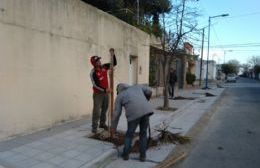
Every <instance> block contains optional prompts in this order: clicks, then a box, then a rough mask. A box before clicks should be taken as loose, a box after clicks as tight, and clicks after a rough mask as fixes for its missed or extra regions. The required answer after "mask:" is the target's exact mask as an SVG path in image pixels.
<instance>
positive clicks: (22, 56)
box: [0, 0, 150, 140]
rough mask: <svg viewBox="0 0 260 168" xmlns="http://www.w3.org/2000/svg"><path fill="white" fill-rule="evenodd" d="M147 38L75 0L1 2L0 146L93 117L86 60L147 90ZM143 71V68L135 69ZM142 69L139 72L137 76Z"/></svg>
mask: <svg viewBox="0 0 260 168" xmlns="http://www.w3.org/2000/svg"><path fill="white" fill-rule="evenodd" d="M149 40H150V39H149V35H147V34H146V33H144V32H142V31H140V30H137V29H136V28H134V27H132V26H129V25H127V24H126V23H124V22H121V21H119V20H118V19H116V18H115V17H112V16H110V15H108V14H106V13H104V12H102V11H100V10H97V9H96V8H94V7H91V6H89V5H86V4H85V3H83V2H81V1H80V0H0V51H1V52H0V60H1V61H0V80H1V82H0V93H1V94H0V140H3V139H6V138H7V137H10V136H14V135H17V134H21V133H29V132H31V131H35V130H38V129H41V128H46V127H49V126H52V125H53V124H56V123H59V122H61V121H64V120H73V119H78V118H80V117H82V116H83V115H88V114H91V109H92V88H91V86H92V85H91V82H90V79H89V73H90V70H91V68H92V67H91V65H90V63H89V57H90V56H91V55H99V56H102V62H108V61H109V52H108V50H109V48H111V47H113V48H115V50H116V55H117V58H118V64H119V65H118V66H117V67H116V69H115V83H118V82H125V83H128V82H129V74H130V73H129V56H130V55H135V56H138V72H137V73H138V83H148V71H149ZM140 66H141V68H140ZM139 70H141V71H139Z"/></svg>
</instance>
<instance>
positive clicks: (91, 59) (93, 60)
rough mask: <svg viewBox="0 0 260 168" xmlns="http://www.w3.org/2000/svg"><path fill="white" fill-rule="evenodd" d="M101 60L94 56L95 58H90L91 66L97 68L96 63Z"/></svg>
mask: <svg viewBox="0 0 260 168" xmlns="http://www.w3.org/2000/svg"><path fill="white" fill-rule="evenodd" d="M100 59H101V57H99V56H96V55H94V56H92V57H91V58H90V62H91V64H92V65H93V66H95V65H96V63H97V61H98V60H100Z"/></svg>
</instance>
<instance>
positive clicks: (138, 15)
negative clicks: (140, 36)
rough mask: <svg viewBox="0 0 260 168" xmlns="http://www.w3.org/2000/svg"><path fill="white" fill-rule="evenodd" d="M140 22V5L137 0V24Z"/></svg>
mask: <svg viewBox="0 0 260 168" xmlns="http://www.w3.org/2000/svg"><path fill="white" fill-rule="evenodd" d="M139 24H140V6H139V0H137V25H139Z"/></svg>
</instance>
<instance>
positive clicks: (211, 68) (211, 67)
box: [195, 60, 217, 80]
mask: <svg viewBox="0 0 260 168" xmlns="http://www.w3.org/2000/svg"><path fill="white" fill-rule="evenodd" d="M206 71H207V61H206V60H203V62H202V72H201V79H202V80H205V79H206V74H207V72H206ZM195 75H196V79H199V78H200V60H197V61H196V73H195ZM216 75H217V66H216V62H215V61H213V60H209V64H208V79H209V80H216Z"/></svg>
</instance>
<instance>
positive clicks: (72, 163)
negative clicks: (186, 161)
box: [0, 88, 224, 168]
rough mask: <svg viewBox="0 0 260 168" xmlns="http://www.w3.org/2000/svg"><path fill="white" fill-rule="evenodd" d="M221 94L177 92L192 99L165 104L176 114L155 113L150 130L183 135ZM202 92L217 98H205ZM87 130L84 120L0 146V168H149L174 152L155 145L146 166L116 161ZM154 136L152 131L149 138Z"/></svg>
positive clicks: (121, 127) (121, 126)
mask: <svg viewBox="0 0 260 168" xmlns="http://www.w3.org/2000/svg"><path fill="white" fill-rule="evenodd" d="M223 90H224V89H221V88H214V89H211V90H198V89H197V90H179V91H178V93H177V95H178V96H183V97H193V98H196V99H195V100H169V101H170V106H171V107H174V108H177V110H176V111H174V112H169V111H168V112H167V111H158V110H156V111H155V114H154V115H153V116H152V117H151V122H150V123H151V128H152V130H153V128H155V127H158V126H159V125H160V124H161V123H162V122H163V121H164V122H166V123H168V124H169V125H170V127H178V128H181V132H182V133H183V134H186V133H187V132H188V131H189V129H191V128H192V126H193V125H194V124H195V123H196V122H197V121H198V120H199V118H200V117H201V116H202V115H203V114H204V113H205V112H206V111H207V110H209V109H210V107H211V106H212V105H213V104H214V102H215V101H216V100H217V99H218V98H219V96H220V95H221V93H222V92H223ZM205 92H210V93H212V94H214V95H217V96H215V97H205V94H204V93H205ZM151 103H152V104H153V106H154V107H155V108H157V107H158V106H162V104H163V98H162V97H159V98H155V99H152V101H151ZM126 127H127V125H126V120H125V116H124V114H123V115H122V117H121V119H120V122H119V126H118V129H119V130H126ZM90 130H91V120H90V119H89V118H88V119H82V120H80V121H75V122H72V123H67V124H64V125H60V126H56V127H54V128H51V129H48V130H45V131H40V132H37V133H34V134H31V135H26V136H22V137H18V138H15V139H12V140H9V141H5V142H0V168H2V167H4V168H87V167H106V168H110V167H111V168H112V167H135V168H138V167H153V166H155V165H156V164H158V163H159V162H161V161H162V160H164V159H165V157H166V156H167V155H168V154H169V153H170V152H171V151H172V150H173V149H174V145H172V144H170V145H159V146H157V147H154V148H151V149H149V150H148V151H147V161H146V162H140V161H139V160H138V156H139V155H138V154H131V155H130V160H129V161H123V160H122V159H121V158H118V157H117V150H116V149H115V147H114V146H113V144H111V143H107V142H103V141H98V140H94V139H90V138H87V137H89V136H90V135H91V132H90ZM170 131H173V132H174V131H176V130H170ZM178 131H179V130H178ZM155 134H156V132H155V131H153V132H152V135H155ZM120 150H122V149H121V148H120Z"/></svg>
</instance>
